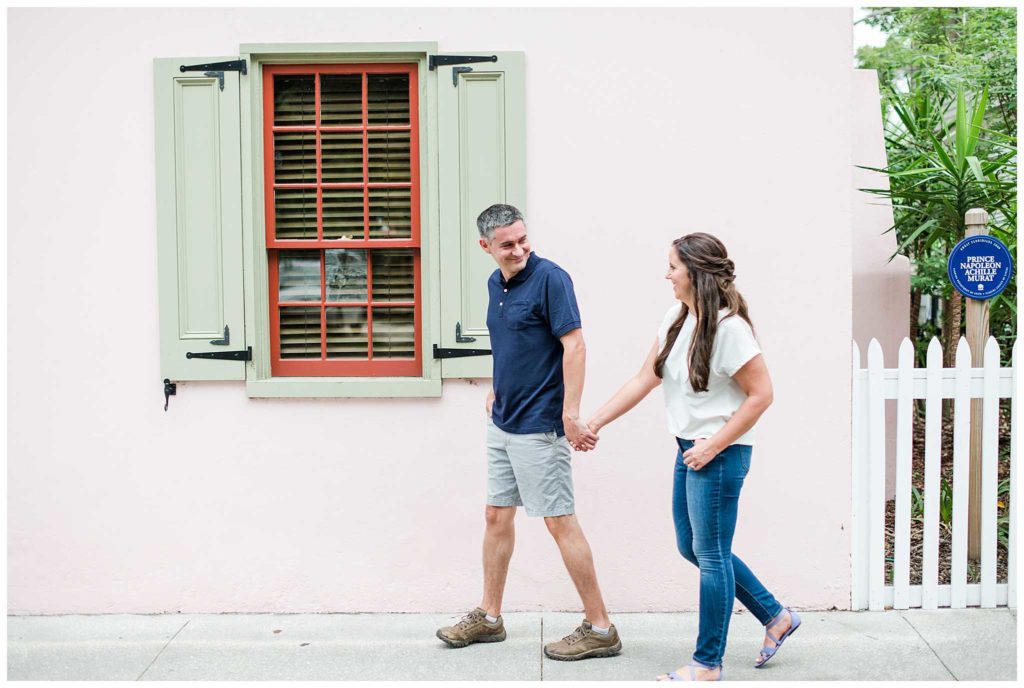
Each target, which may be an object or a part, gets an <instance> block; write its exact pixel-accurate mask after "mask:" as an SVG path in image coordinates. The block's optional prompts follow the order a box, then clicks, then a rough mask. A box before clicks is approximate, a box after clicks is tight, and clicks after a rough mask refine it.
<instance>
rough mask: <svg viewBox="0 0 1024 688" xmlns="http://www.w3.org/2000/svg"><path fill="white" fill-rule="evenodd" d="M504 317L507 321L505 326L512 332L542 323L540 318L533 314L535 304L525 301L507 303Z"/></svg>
mask: <svg viewBox="0 0 1024 688" xmlns="http://www.w3.org/2000/svg"><path fill="white" fill-rule="evenodd" d="M502 317H504V319H505V326H506V327H508V328H509V329H510V330H524V329H526V328H527V327H532V326H534V325H537V324H538V323H539V322H540V317H539V316H538V315H537V314H536V313H534V312H533V304H531V303H527V302H525V301H511V302H508V303H506V304H505V310H504V313H503V314H502Z"/></svg>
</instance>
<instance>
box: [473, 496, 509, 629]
mask: <svg viewBox="0 0 1024 688" xmlns="http://www.w3.org/2000/svg"><path fill="white" fill-rule="evenodd" d="M515 517H516V507H514V506H491V505H489V504H488V505H487V510H486V512H485V519H486V522H487V527H486V530H485V531H484V598H483V602H482V603H481V604H480V608H481V609H483V610H484V611H486V612H487V613H488V614H490V615H491V616H492V617H495V618H497V617H498V616H499V615H500V614H501V599H502V597H503V596H504V594H505V577H506V576H507V575H508V562H509V560H511V559H512V550H513V548H514V547H515V544H516V529H515Z"/></svg>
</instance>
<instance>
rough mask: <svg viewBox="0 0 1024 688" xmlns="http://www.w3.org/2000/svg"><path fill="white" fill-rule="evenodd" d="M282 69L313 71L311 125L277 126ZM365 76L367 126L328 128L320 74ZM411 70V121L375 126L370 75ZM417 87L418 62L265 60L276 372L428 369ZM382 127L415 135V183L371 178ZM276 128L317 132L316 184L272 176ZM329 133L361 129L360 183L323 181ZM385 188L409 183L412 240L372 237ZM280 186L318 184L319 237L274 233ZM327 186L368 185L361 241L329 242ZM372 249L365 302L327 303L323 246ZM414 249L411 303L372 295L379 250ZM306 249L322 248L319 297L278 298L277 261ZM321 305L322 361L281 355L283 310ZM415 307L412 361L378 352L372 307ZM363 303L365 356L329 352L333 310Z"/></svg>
mask: <svg viewBox="0 0 1024 688" xmlns="http://www.w3.org/2000/svg"><path fill="white" fill-rule="evenodd" d="M278 74H294V75H313V76H314V88H315V97H314V103H315V121H314V124H313V125H301V126H292V125H289V126H277V125H276V123H275V121H274V76H275V75H278ZM321 74H361V75H362V124H361V126H322V125H321V118H320V114H321V113H320V103H321V98H320V75H321ZM370 74H406V75H408V77H409V123H408V124H400V125H373V126H371V125H369V124H368V114H367V113H368V107H367V101H368V98H367V75H370ZM418 94H419V89H418V87H417V65H416V64H399V63H389V64H320V65H266V66H264V68H263V151H264V155H263V159H264V168H263V179H264V199H265V206H266V208H265V210H266V241H267V261H268V268H269V269H268V277H269V279H268V282H269V284H268V288H269V292H270V294H269V304H270V348H271V374H272V375H275V376H307V377H314V376H339V377H345V376H368V377H375V376H395V377H409V376H417V377H418V376H420V375H422V373H423V351H422V344H421V333H422V327H423V322H422V321H423V312H422V310H423V309H422V293H421V292H422V289H421V283H420V261H421V244H420V208H419V199H420V181H419V176H420V174H419V172H420V169H419V98H418ZM382 131H408V132H409V142H410V143H409V146H410V150H409V158H410V167H411V169H410V171H409V172H410V181H408V182H371V181H370V180H369V134H370V133H372V132H382ZM277 132H311V133H314V134H315V136H316V181H315V182H310V183H281V184H278V183H275V175H274V134H275V133H277ZM323 132H328V133H330V132H348V133H353V132H362V135H363V179H362V181H361V182H337V183H330V182H324V181H323V179H322V177H323V170H322V157H321V134H322V133H323ZM386 188H408V189H410V192H409V199H410V203H409V205H410V208H409V211H410V213H409V214H410V224H411V228H410V229H411V232H410V236H409V238H407V239H370V238H369V216H370V215H369V213H370V210H369V206H370V190H371V189H386ZM275 189H316V191H317V207H316V211H317V212H316V215H317V222H316V224H317V238H316V239H315V240H312V239H287V240H281V239H277V238H276V231H275V229H276V227H275V219H276V214H275V206H274V200H275V194H274V191H275ZM324 189H362V191H363V238H362V239H324V230H323V191H324ZM337 248H346V249H364V250H366V252H367V253H366V256H367V260H366V269H367V275H366V289H367V292H366V293H367V298H366V300H365V301H344V302H331V301H327V300H326V278H325V274H324V273H325V264H326V256H325V255H324V250H325V249H337ZM382 248H389V249H393V248H411V249H414V250H413V301H384V302H375V301H374V300H373V286H372V281H373V274H372V270H373V268H372V264H373V260H372V258H371V254H372V252H373V249H382ZM288 249H305V250H307V251H309V250H318V251H319V252H320V300H319V302H317V301H296V302H290V301H279V299H278V296H279V275H278V258H279V255H280V253H281V251H282V250H288ZM290 306H296V307H304V308H309V307H314V306H319V308H320V359H309V358H303V359H297V358H286V359H283V358H281V311H280V309H281V308H282V307H285V308H287V307H290ZM410 306H411V307H412V308H413V312H414V316H413V318H414V335H413V336H414V340H413V346H414V352H415V355H414V357H413V358H378V359H375V358H374V357H373V311H374V309H375V308H388V307H400V308H408V307H410ZM347 307H353V308H365V309H366V318H367V333H366V339H367V358H366V359H350V358H344V359H342V358H328V356H327V308H347Z"/></svg>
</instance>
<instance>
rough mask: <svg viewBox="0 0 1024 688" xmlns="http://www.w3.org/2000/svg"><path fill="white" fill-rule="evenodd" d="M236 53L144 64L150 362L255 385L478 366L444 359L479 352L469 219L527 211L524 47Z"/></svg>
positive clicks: (481, 292)
mask: <svg viewBox="0 0 1024 688" xmlns="http://www.w3.org/2000/svg"><path fill="white" fill-rule="evenodd" d="M239 52H240V54H241V56H240V57H239V56H233V57H232V56H229V57H220V58H160V59H157V60H155V61H154V79H155V82H154V92H155V95H156V102H155V105H156V108H155V109H156V160H157V179H156V186H157V235H158V236H157V239H158V251H157V253H158V256H157V258H158V275H159V277H158V280H159V296H160V372H161V377H162V378H169V379H171V380H175V381H182V380H244V381H245V389H246V393H247V394H249V395H250V396H256V397H264V396H306V397H320V396H327V397H329V396H362V397H392V396H438V395H440V394H441V380H442V378H444V377H489V376H490V374H491V358H490V356H486V355H485V356H479V355H474V356H464V355H463V356H459V357H454V358H452V357H447V356H449V355H450V354H452V353H454V354H456V355H458V354H466V353H475V352H466V351H465V350H466V349H476V350H483V351H486V350H488V349H489V348H490V341H489V337H488V333H487V327H486V318H485V316H486V304H487V291H486V280H487V277H488V275H490V273H491V272H493V271H494V263H493V262H492V261H491V260H490V258H489V257H488V256H487V255H486V254H484V253H483V252H482V251H481V250H480V249H479V247H478V246H477V245H476V244H477V231H476V216H477V215H478V214H479V212H480V211H481V210H482V209H483V208H485V207H487V206H489V205H491V204H492V203H498V202H502V203H511V204H513V205H516V206H518V207H520V208H522V209H524V210H525V209H526V208H525V201H526V184H525V170H526V161H525V151H526V146H525V143H526V133H525V132H526V126H525V99H524V94H525V88H524V81H523V73H524V61H523V55H522V54H521V53H477V54H475V55H470V56H465V57H471V58H476V60H475V61H469V62H466V61H464V59H463V58H464V55H463V54H461V53H460V56H459V58H457V59H448V60H441V61H438V60H435V59H434V57H436V56H438V50H437V45H436V44H434V43H385V44H315V45H303V44H247V45H242V46H240V51H239ZM448 57H451V56H448ZM460 349H461V350H462V351H459V350H460Z"/></svg>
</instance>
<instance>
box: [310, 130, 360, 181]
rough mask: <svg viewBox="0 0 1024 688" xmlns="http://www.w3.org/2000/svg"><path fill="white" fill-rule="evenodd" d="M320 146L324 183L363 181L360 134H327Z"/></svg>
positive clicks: (356, 132)
mask: <svg viewBox="0 0 1024 688" xmlns="http://www.w3.org/2000/svg"><path fill="white" fill-rule="evenodd" d="M320 145H321V146H322V149H321V155H322V156H323V168H324V169H323V180H324V181H325V182H328V183H341V182H361V181H363V134H362V132H359V131H354V132H348V131H346V132H327V133H324V134H323V138H322V139H321V144H320Z"/></svg>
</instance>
